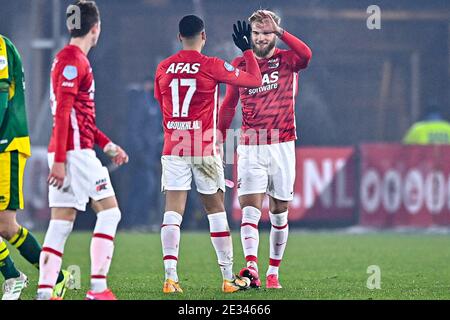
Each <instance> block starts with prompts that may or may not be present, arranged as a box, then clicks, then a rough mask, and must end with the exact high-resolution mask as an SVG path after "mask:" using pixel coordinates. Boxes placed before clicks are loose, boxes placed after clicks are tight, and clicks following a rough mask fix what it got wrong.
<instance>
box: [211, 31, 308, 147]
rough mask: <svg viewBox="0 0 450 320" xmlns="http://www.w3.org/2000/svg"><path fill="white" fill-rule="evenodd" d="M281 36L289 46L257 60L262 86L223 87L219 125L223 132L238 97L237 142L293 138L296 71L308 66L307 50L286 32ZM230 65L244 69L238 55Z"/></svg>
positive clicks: (251, 142) (289, 139) (275, 140)
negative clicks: (239, 127) (223, 95)
mask: <svg viewBox="0 0 450 320" xmlns="http://www.w3.org/2000/svg"><path fill="white" fill-rule="evenodd" d="M281 39H282V40H283V41H284V42H286V44H288V45H289V47H291V48H292V49H291V50H281V49H278V48H276V49H275V52H274V54H273V55H272V57H270V58H267V59H257V61H258V64H259V68H260V69H261V73H262V82H263V84H262V86H260V87H258V88H254V89H253V88H237V87H235V86H227V92H226V96H225V99H224V101H223V104H222V107H221V110H220V115H219V120H220V122H219V128H220V130H221V131H222V132H223V133H225V130H226V129H227V128H229V126H230V124H231V121H232V118H233V116H234V112H235V108H236V105H237V102H238V100H239V98H240V100H241V104H242V127H241V139H240V143H241V144H271V143H281V142H286V141H291V140H295V139H296V138H297V135H296V127H295V97H296V96H297V93H298V72H299V71H300V70H301V69H303V68H306V66H307V65H308V62H309V60H310V58H311V51H310V49H309V48H308V47H307V46H306V45H305V44H304V43H303V42H301V41H300V40H299V39H297V38H296V37H294V36H293V35H291V34H289V33H288V32H287V31H285V32H284V34H283V36H282V38H281ZM232 64H233V65H234V66H236V67H237V68H240V69H242V70H245V69H246V63H245V60H244V59H243V58H242V57H238V58H236V59H234V60H233V62H232Z"/></svg>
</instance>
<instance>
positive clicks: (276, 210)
mask: <svg viewBox="0 0 450 320" xmlns="http://www.w3.org/2000/svg"><path fill="white" fill-rule="evenodd" d="M288 206H289V202H287V201H279V200H275V201H274V202H273V203H271V204H270V212H272V213H273V214H280V213H283V212H286V211H287V210H288Z"/></svg>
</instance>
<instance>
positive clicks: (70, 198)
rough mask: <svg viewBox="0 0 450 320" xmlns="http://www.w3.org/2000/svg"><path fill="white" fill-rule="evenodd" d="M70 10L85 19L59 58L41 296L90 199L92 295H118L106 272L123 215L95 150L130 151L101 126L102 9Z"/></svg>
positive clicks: (121, 156)
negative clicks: (97, 63)
mask: <svg viewBox="0 0 450 320" xmlns="http://www.w3.org/2000/svg"><path fill="white" fill-rule="evenodd" d="M73 6H76V7H78V8H75V7H69V10H68V12H75V14H77V13H79V15H80V17H79V18H80V24H79V26H77V25H76V24H74V26H73V27H71V26H68V27H69V32H70V35H71V39H70V43H69V44H68V45H67V46H65V47H64V48H63V49H62V50H61V51H60V52H59V53H58V54H57V55H56V58H55V60H54V62H53V66H52V71H51V93H50V99H51V108H52V114H53V131H52V136H51V139H50V143H49V146H48V152H49V153H48V163H49V167H50V174H49V177H48V182H49V206H50V208H51V220H50V224H49V226H48V230H47V233H46V236H45V240H44V245H43V248H42V252H41V256H40V263H39V266H40V274H39V286H38V291H37V299H38V300H46V299H50V296H51V292H52V288H53V286H54V285H55V281H56V277H57V276H58V271H59V270H60V268H61V263H62V256H63V252H64V245H65V243H66V240H67V238H68V236H69V234H70V233H71V231H72V228H73V223H74V220H75V217H76V213H77V210H80V211H85V209H86V203H88V202H89V201H91V206H92V208H93V209H94V211H95V212H96V214H97V221H96V224H95V229H94V234H93V236H92V242H91V248H90V255H91V289H90V291H88V293H87V295H86V299H88V300H116V298H115V296H114V294H113V293H112V292H111V290H110V289H108V287H107V283H106V277H107V274H108V271H109V267H110V264H111V259H112V256H113V251H114V242H113V241H114V237H115V234H116V229H117V225H118V223H119V221H120V218H121V212H120V210H119V207H118V204H117V200H116V197H115V194H114V190H113V187H112V185H111V181H110V178H109V173H108V170H107V168H106V167H103V166H102V164H101V162H100V160H99V159H98V158H97V157H96V154H95V151H94V150H93V147H94V144H97V145H99V146H100V147H101V148H102V149H103V151H104V152H105V153H106V154H108V155H109V156H110V157H111V158H112V161H113V162H114V163H115V164H116V165H122V164H123V163H126V162H127V161H128V156H127V154H126V153H125V152H124V151H123V150H122V149H121V148H120V147H119V146H117V145H115V144H114V143H112V142H111V140H110V139H109V138H108V137H107V136H106V135H105V134H104V133H103V132H101V131H100V129H98V128H97V125H96V122H95V102H94V93H95V84H94V76H93V74H92V68H91V66H90V63H89V60H88V57H87V54H88V52H89V51H90V49H91V48H93V47H95V45H96V44H97V41H98V38H99V36H100V15H99V11H98V8H97V6H96V4H95V2H94V1H78V2H77V3H75V4H74V5H73Z"/></svg>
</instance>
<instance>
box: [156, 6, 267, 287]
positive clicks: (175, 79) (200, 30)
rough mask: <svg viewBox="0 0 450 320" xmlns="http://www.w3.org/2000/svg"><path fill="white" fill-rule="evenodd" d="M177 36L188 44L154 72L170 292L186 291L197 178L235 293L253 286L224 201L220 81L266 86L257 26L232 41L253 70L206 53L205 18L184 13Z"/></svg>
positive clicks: (227, 283)
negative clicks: (183, 261)
mask: <svg viewBox="0 0 450 320" xmlns="http://www.w3.org/2000/svg"><path fill="white" fill-rule="evenodd" d="M178 37H179V40H180V41H181V43H182V45H183V50H180V51H179V52H178V53H176V54H174V55H172V56H170V57H169V58H167V59H165V60H163V61H162V62H161V63H160V64H159V65H158V68H157V70H156V75H155V98H156V99H157V100H158V101H159V103H160V105H161V110H162V113H163V126H164V148H163V152H162V157H161V163H162V179H161V184H162V191H163V192H165V197H166V205H165V213H164V218H163V223H162V226H161V242H162V248H163V261H164V268H165V282H164V286H163V292H165V293H170V292H182V289H181V288H180V285H179V281H178V275H177V261H178V249H179V243H180V225H181V221H182V216H183V213H184V210H185V204H186V199H187V191H188V190H190V189H191V181H192V177H193V178H194V180H195V184H196V186H197V191H198V192H199V193H200V195H201V199H202V202H203V205H204V207H205V211H206V213H207V216H208V220H209V225H210V232H211V241H212V244H213V246H214V249H215V251H216V254H217V258H218V262H219V265H220V269H221V271H222V276H223V283H222V290H223V291H224V292H235V291H238V290H240V289H243V288H246V286H247V285H246V284H245V283H244V282H243V280H242V279H240V278H239V277H236V276H234V275H233V272H232V266H233V246H232V241H231V235H230V229H229V226H228V220H227V215H226V213H225V207H224V192H225V179H224V172H223V166H222V161H221V158H220V155H219V154H218V149H217V148H216V147H217V145H216V142H217V136H216V129H217V128H216V124H217V110H218V97H219V92H218V84H219V83H229V84H233V85H236V86H246V87H250V88H255V87H258V86H260V85H261V73H260V70H259V68H258V64H257V62H256V59H255V57H254V56H253V53H252V51H251V50H250V40H249V39H250V26H247V24H246V23H245V22H244V23H243V24H241V22H238V26H235V34H234V35H233V39H234V42H235V44H236V45H237V46H238V47H239V48H240V49H241V50H242V51H243V54H244V58H243V59H244V60H245V61H246V65H247V72H244V71H241V70H239V69H236V68H234V67H233V66H232V65H231V64H229V63H227V62H225V61H223V60H221V59H219V58H215V57H208V56H205V55H203V54H202V53H201V51H202V49H203V47H204V45H205V42H206V34H205V30H204V23H203V21H202V20H201V19H200V18H199V17H197V16H194V15H188V16H185V17H183V18H182V19H181V20H180V22H179V35H178Z"/></svg>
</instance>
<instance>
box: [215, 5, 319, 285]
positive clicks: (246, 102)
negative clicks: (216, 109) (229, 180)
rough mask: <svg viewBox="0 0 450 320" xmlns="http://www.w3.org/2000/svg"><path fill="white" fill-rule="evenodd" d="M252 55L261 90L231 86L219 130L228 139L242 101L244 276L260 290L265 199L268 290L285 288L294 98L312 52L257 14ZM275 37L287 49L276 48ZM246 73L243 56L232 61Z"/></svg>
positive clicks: (267, 15) (275, 20) (270, 16)
mask: <svg viewBox="0 0 450 320" xmlns="http://www.w3.org/2000/svg"><path fill="white" fill-rule="evenodd" d="M249 21H250V24H251V28H252V35H251V41H252V47H253V53H254V55H255V57H256V58H257V61H258V65H259V67H260V69H261V75H262V78H263V85H262V86H261V87H259V88H256V89H251V88H238V87H236V86H233V85H228V86H227V92H226V96H225V99H224V101H223V103H222V106H221V109H220V113H219V128H220V130H221V131H222V133H223V135H225V133H226V130H227V129H228V128H229V127H230V124H231V121H232V119H233V116H234V113H235V110H236V105H237V103H238V100H239V99H240V100H241V103H242V130H241V138H240V145H239V146H238V149H237V152H238V185H237V188H238V196H239V203H240V206H241V208H242V223H241V241H242V246H243V249H244V255H245V259H246V261H247V268H244V269H242V270H241V272H240V274H241V275H244V276H248V277H250V278H251V279H252V283H251V284H252V286H253V287H260V286H261V281H260V279H259V274H258V246H259V233H258V223H259V220H260V217H261V208H262V202H263V199H264V197H265V194H268V195H269V201H270V202H269V203H270V208H269V209H270V213H269V215H270V222H271V224H272V227H271V231H270V260H269V268H268V270H267V273H266V287H267V288H281V285H280V282H279V278H278V276H279V274H278V270H279V266H280V263H281V260H282V258H283V254H284V250H285V248H286V243H287V239H288V229H289V227H288V204H289V201H291V200H292V199H293V194H294V181H295V145H294V140H295V139H296V138H297V135H296V129H295V97H296V95H297V92H298V84H297V82H298V73H299V71H300V70H302V69H304V68H306V67H307V65H308V63H309V61H310V59H311V56H312V53H311V50H310V49H309V47H308V46H307V45H306V44H305V43H304V42H303V41H301V40H300V39H298V38H296V37H295V36H293V35H292V34H290V33H289V32H287V31H286V30H284V29H283V28H281V27H280V18H279V17H278V16H277V15H276V14H275V13H273V12H271V11H267V10H258V11H256V12H254V13H253V14H252V15H251V17H250V18H249ZM277 38H279V39H280V40H282V41H283V42H284V43H285V44H286V45H287V46H288V47H289V50H281V49H278V48H277V47H276V42H277ZM232 64H233V66H235V67H237V68H241V69H243V70H245V68H246V67H247V63H246V61H245V60H244V59H243V58H242V57H238V58H236V59H235V60H234V61H233V62H232Z"/></svg>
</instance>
